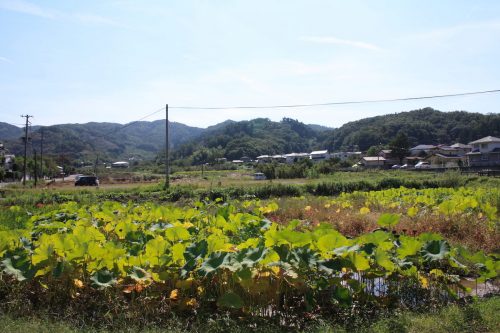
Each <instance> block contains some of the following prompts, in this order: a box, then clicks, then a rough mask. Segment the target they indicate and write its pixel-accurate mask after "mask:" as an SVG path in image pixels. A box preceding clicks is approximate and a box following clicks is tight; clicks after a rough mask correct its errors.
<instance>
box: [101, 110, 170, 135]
mask: <svg viewBox="0 0 500 333" xmlns="http://www.w3.org/2000/svg"><path fill="white" fill-rule="evenodd" d="M163 110H165V108H164V107H161V108H159V109H158V110H156V111H154V112H151V113H150V114H147V115H145V116H144V117H142V118H140V119H138V120H135V121H133V122H130V123H128V124H126V125H123V126H122V127H119V128H117V129H115V130H113V131H111V132H108V133H106V134H105V135H102V136H98V138H102V139H104V138H106V137H108V136H110V135H112V134H114V133H116V132H118V131H121V130H123V129H125V128H127V127H129V126H132V125H133V124H135V123H138V122H140V121H141V120H144V119H146V118H149V117H151V116H153V115H155V114H157V113H159V112H160V111H163Z"/></svg>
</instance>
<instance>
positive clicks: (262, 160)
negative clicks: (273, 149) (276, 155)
mask: <svg viewBox="0 0 500 333" xmlns="http://www.w3.org/2000/svg"><path fill="white" fill-rule="evenodd" d="M272 161H273V157H272V156H269V155H260V156H257V163H269V162H272Z"/></svg>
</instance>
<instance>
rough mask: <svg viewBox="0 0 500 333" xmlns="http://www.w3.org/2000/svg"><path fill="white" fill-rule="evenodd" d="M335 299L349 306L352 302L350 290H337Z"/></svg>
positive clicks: (342, 288)
mask: <svg viewBox="0 0 500 333" xmlns="http://www.w3.org/2000/svg"><path fill="white" fill-rule="evenodd" d="M333 298H334V299H335V300H337V301H338V302H339V303H340V304H342V305H349V304H351V302H352V296H351V292H350V291H349V289H347V288H345V287H341V286H337V287H336V288H335V290H334V292H333Z"/></svg>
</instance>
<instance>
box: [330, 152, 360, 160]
mask: <svg viewBox="0 0 500 333" xmlns="http://www.w3.org/2000/svg"><path fill="white" fill-rule="evenodd" d="M361 155H363V154H362V153H361V152H360V151H346V152H337V153H333V154H331V156H332V157H333V158H338V159H340V160H341V161H345V160H347V159H349V158H361Z"/></svg>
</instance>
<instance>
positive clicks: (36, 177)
mask: <svg viewBox="0 0 500 333" xmlns="http://www.w3.org/2000/svg"><path fill="white" fill-rule="evenodd" d="M33 157H34V158H35V188H36V183H37V181H38V175H37V173H38V170H37V169H38V168H37V165H36V149H33Z"/></svg>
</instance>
